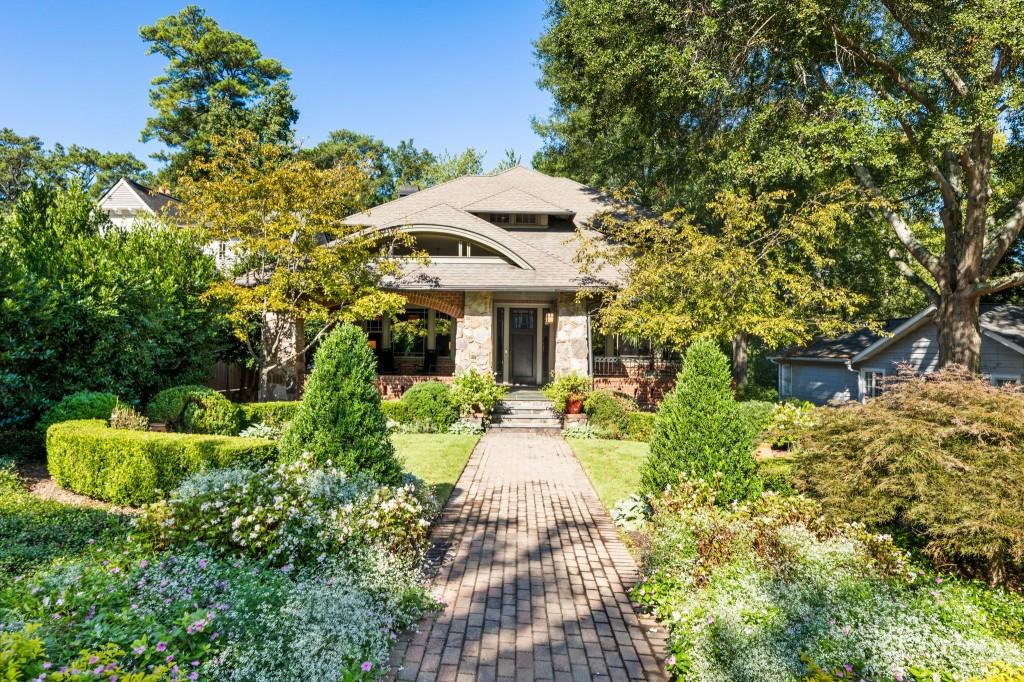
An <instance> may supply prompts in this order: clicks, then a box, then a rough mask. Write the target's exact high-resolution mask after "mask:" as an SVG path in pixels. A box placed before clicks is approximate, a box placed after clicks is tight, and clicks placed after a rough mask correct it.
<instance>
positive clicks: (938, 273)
mask: <svg viewBox="0 0 1024 682" xmlns="http://www.w3.org/2000/svg"><path fill="white" fill-rule="evenodd" d="M853 170H854V173H856V175H857V179H858V180H859V181H860V184H861V186H862V187H863V188H864V191H865V192H867V193H868V194H869V195H870V196H871V197H873V198H874V199H875V200H877V201H878V205H879V208H880V210H881V211H882V215H883V216H885V219H886V220H887V221H889V225H890V226H892V229H893V231H894V232H895V233H896V237H898V238H899V240H900V243H902V244H903V246H905V247H906V249H907V251H909V252H910V255H911V256H913V257H914V260H916V261H917V262H918V263H920V264H921V265H922V266H923V267H924V269H925V270H927V271H928V272H929V273H931V275H932V276H933V277H935V279H940V278H941V277H942V269H941V268H940V267H939V259H938V258H936V257H935V255H934V254H933V253H932V252H931V251H929V250H928V249H927V248H926V247H925V245H924V244H922V243H921V242H919V241H918V240H917V237H915V236H914V233H913V232H912V231H911V230H910V227H909V226H908V225H907V223H906V221H904V220H903V218H902V217H901V216H900V215H899V214H898V213H896V212H895V211H893V210H892V209H891V208H890V207H889V201H888V199H886V198H885V196H883V195H882V191H881V190H880V189H878V185H877V184H875V181H874V179H872V177H871V173H869V172H868V169H867V168H865V167H864V166H861V165H860V164H856V165H854V167H853Z"/></svg>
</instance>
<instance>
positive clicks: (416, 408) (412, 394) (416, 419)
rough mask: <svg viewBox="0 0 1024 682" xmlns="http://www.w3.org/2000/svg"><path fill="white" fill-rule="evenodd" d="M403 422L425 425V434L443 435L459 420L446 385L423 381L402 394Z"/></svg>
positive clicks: (456, 409) (457, 411) (457, 409)
mask: <svg viewBox="0 0 1024 682" xmlns="http://www.w3.org/2000/svg"><path fill="white" fill-rule="evenodd" d="M402 411H403V413H404V415H405V419H404V420H403V421H405V422H408V423H423V424H426V425H427V426H426V428H425V430H424V432H426V433H444V432H445V431H447V430H448V427H449V426H451V425H452V424H454V423H455V421H456V420H457V419H458V418H459V408H458V407H456V405H455V403H454V401H453V400H452V395H451V391H450V390H449V388H448V385H447V384H443V383H441V382H440V381H424V382H422V383H419V384H414V385H413V386H411V387H410V388H409V390H408V391H406V392H405V393H403V394H402Z"/></svg>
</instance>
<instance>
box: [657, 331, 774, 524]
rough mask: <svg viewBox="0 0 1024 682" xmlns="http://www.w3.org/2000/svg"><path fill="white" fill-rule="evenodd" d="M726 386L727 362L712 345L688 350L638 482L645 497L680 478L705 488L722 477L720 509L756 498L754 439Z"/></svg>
mask: <svg viewBox="0 0 1024 682" xmlns="http://www.w3.org/2000/svg"><path fill="white" fill-rule="evenodd" d="M730 382H731V379H730V374H729V361H728V359H727V358H726V357H725V355H723V354H722V351H721V350H719V348H718V345H717V344H716V343H715V342H714V341H713V340H711V339H702V340H699V341H696V342H695V343H694V344H693V345H692V346H690V348H689V350H688V351H687V353H686V357H685V359H684V361H683V369H682V371H681V372H679V377H678V379H677V383H676V388H675V390H674V391H672V392H671V393H670V394H669V395H668V396H666V398H665V400H664V402H662V404H661V407H660V409H659V410H658V419H657V420H656V422H655V425H654V429H653V431H652V433H651V454H650V457H648V459H647V462H646V464H645V465H644V470H643V473H642V477H641V489H642V491H643V492H644V493H647V494H648V495H658V494H660V493H661V492H662V491H663V490H664V489H665V486H668V485H673V484H676V483H678V481H679V474H680V473H685V474H686V475H687V476H689V477H691V478H699V479H703V480H705V481H708V482H712V481H714V480H715V478H716V477H717V476H719V475H720V476H721V478H720V482H719V494H718V501H719V502H720V503H722V504H728V503H729V502H732V501H733V500H744V499H747V498H749V497H751V496H753V495H755V494H757V493H758V492H760V490H761V482H760V479H758V477H757V471H756V468H755V463H754V455H753V453H754V446H755V445H756V442H755V441H756V439H757V435H758V434H757V433H756V432H755V431H756V429H755V428H754V427H753V426H752V425H751V424H750V423H749V420H746V419H743V418H742V416H741V415H740V414H739V409H738V403H737V402H736V401H735V400H734V399H733V395H732V388H731V383H730Z"/></svg>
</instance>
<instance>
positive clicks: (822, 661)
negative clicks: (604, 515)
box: [633, 479, 1024, 682]
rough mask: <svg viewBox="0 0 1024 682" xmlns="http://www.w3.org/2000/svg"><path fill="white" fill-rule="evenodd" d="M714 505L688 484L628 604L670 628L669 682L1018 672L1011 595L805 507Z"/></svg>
mask: <svg viewBox="0 0 1024 682" xmlns="http://www.w3.org/2000/svg"><path fill="white" fill-rule="evenodd" d="M717 497H719V495H718V493H717V491H715V490H714V489H712V488H710V487H709V486H708V485H707V484H705V483H703V482H699V481H697V482H693V481H687V480H685V479H684V480H682V481H680V483H679V484H678V485H677V486H674V487H673V488H672V489H671V490H670V491H669V492H668V493H666V494H665V495H664V496H663V497H660V498H658V499H657V500H656V501H655V503H654V515H653V517H652V520H651V523H650V524H649V525H648V526H647V527H646V530H647V531H648V532H649V536H648V538H647V539H646V541H645V542H644V543H643V546H644V547H646V550H645V554H644V574H645V576H646V579H645V581H644V583H643V584H642V585H641V586H640V587H639V588H637V589H636V590H635V591H634V593H633V596H634V598H636V599H638V600H639V601H640V603H641V604H642V605H644V606H646V607H647V608H648V609H650V610H651V611H653V612H654V614H655V615H656V617H657V618H658V619H659V620H660V621H661V622H662V623H664V624H665V625H666V626H667V628H668V630H669V640H668V649H669V657H668V660H667V663H668V667H669V671H670V672H671V673H673V674H674V675H675V676H677V677H678V678H680V679H682V678H684V677H685V678H686V679H701V680H722V681H723V682H724V681H726V680H730V681H732V680H740V681H742V680H751V681H753V680H759V681H760V680H780V681H788V680H797V679H817V678H814V677H811V676H809V675H812V674H813V673H814V668H815V667H816V668H819V669H822V670H831V671H835V670H842V671H843V673H844V674H843V676H842V678H844V679H848V678H847V676H848V675H849V673H850V672H851V671H855V672H856V674H857V676H855V677H853V678H852V679H861V678H863V679H870V680H880V681H881V680H887V681H894V680H901V679H903V680H910V679H918V678H916V677H914V676H913V673H912V671H913V669H917V668H923V669H929V670H935V671H941V673H942V674H943V675H956V676H958V677H957V679H965V678H966V677H968V676H970V675H974V674H978V673H979V672H983V671H985V669H986V668H987V667H988V666H990V665H991V664H992V662H993V661H1000V660H1001V661H1005V662H1007V663H1010V664H1014V665H1020V664H1021V663H1022V662H1024V650H1022V645H1024V640H1022V639H1021V638H1020V636H1019V631H1018V632H1017V633H1016V635H1014V634H1011V632H1012V631H1011V630H1008V629H1007V624H1008V623H1009V622H1012V619H1014V618H1018V617H1019V615H1020V614H1021V613H1024V611H1022V609H1024V600H1022V599H1021V598H1020V596H1019V595H1013V594H1009V593H1002V592H993V591H987V590H985V589H983V588H981V587H980V586H978V585H976V584H971V583H962V582H959V581H957V580H953V579H949V578H944V577H942V576H933V575H930V574H928V573H927V572H926V571H922V570H921V569H920V567H918V566H916V565H915V564H914V563H913V562H912V561H911V560H910V558H909V556H908V555H907V553H906V552H904V551H902V550H899V549H898V548H897V547H896V546H895V545H894V544H893V542H892V539H891V538H889V537H888V536H885V535H875V534H872V533H869V532H867V531H866V530H865V529H864V527H863V526H860V525H855V524H854V525H847V524H833V523H830V522H828V521H827V520H825V519H824V518H823V517H822V516H821V515H820V508H819V507H818V505H817V504H815V503H814V502H813V501H811V500H808V499H806V498H803V497H780V496H778V495H776V494H773V493H764V494H762V495H759V496H756V497H754V498H752V499H751V500H750V501H749V502H746V503H741V504H738V505H736V506H734V507H722V506H720V505H717V504H715V500H716V498H717ZM997 603H998V604H999V605H998V606H997V605H996V604H997ZM1011 627H1012V626H1011ZM723 651H728V652H729V654H728V655H724V656H723V655H722V652H723ZM810 662H813V664H814V667H811V666H810V665H809V663H810ZM846 666H848V667H846ZM805 676H808V677H805ZM924 679H929V680H930V679H933V678H931V677H930V676H929V677H927V678H924ZM934 679H947V678H945V677H941V676H938V677H936V678H934ZM949 679H953V678H952V677H950V678H949Z"/></svg>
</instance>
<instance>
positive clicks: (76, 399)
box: [36, 391, 117, 436]
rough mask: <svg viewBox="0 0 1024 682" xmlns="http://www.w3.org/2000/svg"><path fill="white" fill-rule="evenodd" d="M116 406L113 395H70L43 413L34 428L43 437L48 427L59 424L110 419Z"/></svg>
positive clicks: (83, 393) (88, 393)
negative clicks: (80, 420) (75, 420)
mask: <svg viewBox="0 0 1024 682" xmlns="http://www.w3.org/2000/svg"><path fill="white" fill-rule="evenodd" d="M116 406H117V396H116V395H114V394H113V393H97V392H94V391H82V392H81V393H72V394H71V395H69V396H65V397H64V398H63V399H62V400H61V401H60V402H59V403H57V404H56V405H54V406H53V407H51V408H50V409H48V410H47V411H46V412H44V413H43V416H42V418H41V419H40V420H39V423H38V424H37V425H36V428H37V429H38V430H39V433H41V434H43V435H44V436H45V435H46V430H47V429H48V428H50V426H52V425H53V424H57V423H60V422H66V421H71V420H72V419H110V414H111V413H112V412H113V411H114V408H115V407H116Z"/></svg>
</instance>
